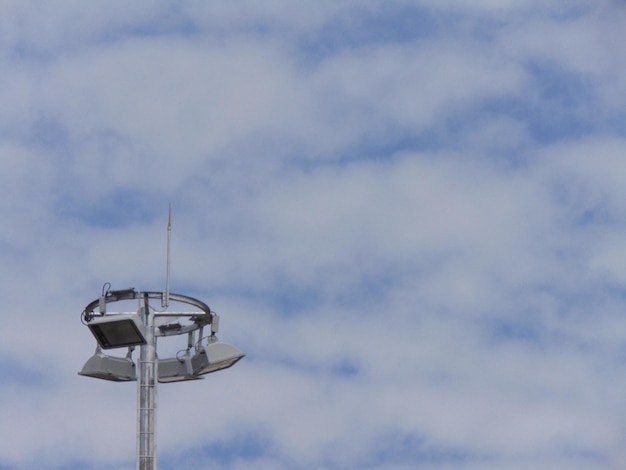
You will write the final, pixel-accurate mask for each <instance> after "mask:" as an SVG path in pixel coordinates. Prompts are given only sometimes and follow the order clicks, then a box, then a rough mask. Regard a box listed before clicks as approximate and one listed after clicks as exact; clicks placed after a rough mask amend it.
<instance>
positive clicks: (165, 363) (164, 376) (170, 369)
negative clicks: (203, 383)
mask: <svg viewBox="0 0 626 470" xmlns="http://www.w3.org/2000/svg"><path fill="white" fill-rule="evenodd" d="M158 375H159V382H160V383H169V382H182V381H184V380H200V379H204V377H197V376H194V375H193V369H192V366H191V356H190V355H189V350H187V351H186V352H185V354H184V355H183V356H178V355H177V356H176V357H169V358H166V359H159V371H158Z"/></svg>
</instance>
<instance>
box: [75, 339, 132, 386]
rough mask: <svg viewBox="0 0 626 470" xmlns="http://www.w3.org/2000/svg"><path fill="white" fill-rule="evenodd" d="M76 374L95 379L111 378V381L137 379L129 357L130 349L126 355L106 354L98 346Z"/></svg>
mask: <svg viewBox="0 0 626 470" xmlns="http://www.w3.org/2000/svg"><path fill="white" fill-rule="evenodd" d="M78 375H85V376H87V377H93V378H96V379H104V380H112V381H113V382H129V381H133V380H137V374H136V371H135V363H134V362H133V360H132V359H131V351H128V354H127V355H126V357H114V356H107V355H106V354H104V353H103V352H102V350H101V349H100V346H98V347H96V352H95V353H94V355H93V356H91V357H90V358H89V359H88V360H87V362H86V363H85V365H84V366H83V369H82V370H81V371H80V372H79V373H78Z"/></svg>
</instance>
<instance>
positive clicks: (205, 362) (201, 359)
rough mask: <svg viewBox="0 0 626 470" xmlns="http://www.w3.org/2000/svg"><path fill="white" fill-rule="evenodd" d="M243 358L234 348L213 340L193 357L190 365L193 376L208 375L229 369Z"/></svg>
mask: <svg viewBox="0 0 626 470" xmlns="http://www.w3.org/2000/svg"><path fill="white" fill-rule="evenodd" d="M244 356H245V354H244V353H243V352H241V351H240V350H239V349H237V348H236V347H235V346H232V345H230V344H228V343H222V342H221V341H217V340H214V341H209V343H208V344H207V346H206V348H201V349H200V350H199V351H198V352H196V354H194V355H193V357H192V358H191V365H192V367H193V373H194V374H195V375H203V374H209V373H211V372H216V371H218V370H222V369H227V368H229V367H231V366H232V365H234V364H235V363H236V362H237V361H239V360H240V359H241V358H242V357H244Z"/></svg>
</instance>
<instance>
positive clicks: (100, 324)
mask: <svg viewBox="0 0 626 470" xmlns="http://www.w3.org/2000/svg"><path fill="white" fill-rule="evenodd" d="M87 326H88V327H89V329H90V330H91V333H92V334H93V335H94V336H95V337H96V340H97V341H98V344H99V345H100V346H101V347H102V349H112V348H122V347H125V346H138V345H141V344H146V338H145V336H144V333H143V330H144V326H143V324H142V322H141V319H140V317H139V315H138V314H136V313H117V314H111V315H103V316H101V317H93V318H92V319H91V320H90V321H89V323H87Z"/></svg>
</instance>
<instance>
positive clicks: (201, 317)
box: [82, 288, 215, 336]
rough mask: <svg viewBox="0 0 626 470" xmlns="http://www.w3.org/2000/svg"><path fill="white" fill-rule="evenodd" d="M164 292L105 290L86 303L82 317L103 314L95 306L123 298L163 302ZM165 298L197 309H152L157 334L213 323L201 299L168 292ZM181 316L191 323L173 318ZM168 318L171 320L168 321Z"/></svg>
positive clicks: (178, 332)
mask: <svg viewBox="0 0 626 470" xmlns="http://www.w3.org/2000/svg"><path fill="white" fill-rule="evenodd" d="M165 296H166V294H165V293H164V292H155V291H150V292H141V291H138V290H136V289H134V288H130V289H123V290H107V291H106V292H105V293H104V295H103V296H102V297H99V298H97V299H95V300H94V301H92V302H90V303H88V304H87V306H86V307H85V309H84V310H83V313H82V317H83V319H84V321H85V322H87V323H89V322H90V321H91V320H92V319H93V318H94V317H97V316H104V315H106V312H104V311H100V312H99V313H95V310H96V308H100V309H102V307H103V306H104V308H105V309H106V304H109V303H113V302H120V301H123V300H141V299H145V298H148V299H161V303H162V304H163V302H164V299H165ZM167 298H168V299H169V300H171V301H173V302H179V303H184V304H187V305H192V306H194V307H196V308H197V309H199V311H194V312H170V311H168V310H167V309H166V310H163V311H159V310H156V309H153V310H154V316H155V319H156V318H157V317H158V319H159V323H160V325H158V332H156V334H157V336H172V335H182V334H185V333H189V332H192V331H195V330H198V329H200V328H203V327H204V326H206V325H210V324H212V323H213V320H214V317H215V313H214V312H212V311H211V309H210V308H209V306H208V305H207V304H205V303H204V302H202V301H201V300H198V299H195V298H193V297H189V296H188V295H182V294H174V293H168V294H167ZM181 317H187V318H188V319H189V321H190V322H191V323H189V324H188V325H181V324H180V322H178V321H176V322H174V320H176V319H179V318H181ZM168 320H170V321H171V322H170V323H168Z"/></svg>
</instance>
